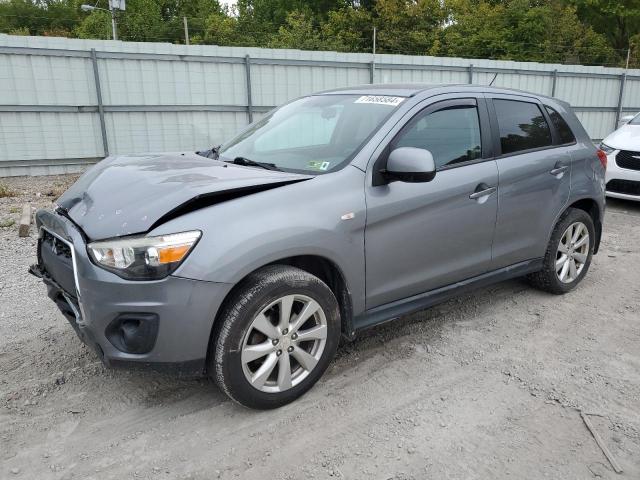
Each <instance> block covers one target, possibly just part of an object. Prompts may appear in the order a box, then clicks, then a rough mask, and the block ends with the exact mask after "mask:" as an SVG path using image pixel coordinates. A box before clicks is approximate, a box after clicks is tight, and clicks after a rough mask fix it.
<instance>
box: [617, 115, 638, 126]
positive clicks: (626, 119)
mask: <svg viewBox="0 0 640 480" xmlns="http://www.w3.org/2000/svg"><path fill="white" fill-rule="evenodd" d="M634 118H635V115H624V116H622V117H620V123H619V124H618V125H626V124H627V123H629V122H630V121H631V120H633V119H634Z"/></svg>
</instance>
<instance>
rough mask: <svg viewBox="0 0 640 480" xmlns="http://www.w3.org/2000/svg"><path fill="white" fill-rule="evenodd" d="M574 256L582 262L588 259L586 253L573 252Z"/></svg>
mask: <svg viewBox="0 0 640 480" xmlns="http://www.w3.org/2000/svg"><path fill="white" fill-rule="evenodd" d="M573 258H574V259H575V260H577V261H578V262H580V263H582V264H584V263H585V262H586V261H587V256H586V255H585V254H584V253H578V252H575V253H574V254H573Z"/></svg>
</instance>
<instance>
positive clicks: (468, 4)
mask: <svg viewBox="0 0 640 480" xmlns="http://www.w3.org/2000/svg"><path fill="white" fill-rule="evenodd" d="M558 25H561V26H562V27H561V28H558V27H557V26H558ZM434 53H438V54H440V55H446V56H461V57H471V58H495V59H502V60H520V61H537V62H560V63H565V62H571V63H586V64H619V63H620V61H621V59H620V56H619V55H617V54H616V51H615V50H614V49H612V48H611V47H610V46H609V45H608V44H607V41H606V38H605V37H604V36H603V35H600V34H598V33H596V32H595V31H594V30H593V29H592V28H590V27H589V26H586V25H584V24H582V23H581V22H580V20H579V19H578V17H577V15H576V11H575V8H573V7H567V6H562V5H561V4H559V3H556V2H535V1H529V0H511V1H505V2H500V3H496V4H495V5H493V4H491V3H489V2H488V1H485V0H456V1H455V3H453V2H452V9H451V23H450V24H449V25H447V26H445V28H443V29H442V32H441V35H440V42H439V45H438V51H437V52H434Z"/></svg>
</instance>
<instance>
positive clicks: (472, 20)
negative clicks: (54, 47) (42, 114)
mask: <svg viewBox="0 0 640 480" xmlns="http://www.w3.org/2000/svg"><path fill="white" fill-rule="evenodd" d="M87 1H88V0H0V32H7V33H11V34H18V35H27V34H30V35H51V36H72V37H79V38H100V39H109V38H111V15H110V13H109V12H107V11H104V10H102V11H100V10H95V11H93V12H90V13H87V12H82V11H81V10H80V5H81V4H82V3H84V2H87ZM91 3H92V4H93V3H94V2H93V1H92V2H91ZM97 6H98V7H101V8H107V6H108V3H107V1H106V0H99V2H98V4H97ZM185 16H186V17H187V18H188V23H189V33H190V41H191V43H194V44H215V45H233V46H261V47H273V48H297V49H308V50H335V51H341V52H371V51H372V48H373V38H372V37H373V28H374V26H375V27H376V31H377V41H376V51H377V52H378V53H399V54H418V55H441V56H459V57H470V58H496V59H505V60H507V59H508V60H522V61H539V62H561V63H584V64H598V65H624V61H625V58H626V48H627V47H628V46H629V45H631V47H632V55H631V59H630V63H631V65H632V66H640V0H359V1H358V0H315V1H308V0H238V1H237V4H236V5H235V6H234V7H231V8H228V7H223V6H221V4H220V3H219V2H218V1H217V0H128V1H127V10H126V11H125V12H117V21H118V36H119V39H120V40H128V41H159V42H171V43H184V29H183V17H185ZM636 52H638V53H636Z"/></svg>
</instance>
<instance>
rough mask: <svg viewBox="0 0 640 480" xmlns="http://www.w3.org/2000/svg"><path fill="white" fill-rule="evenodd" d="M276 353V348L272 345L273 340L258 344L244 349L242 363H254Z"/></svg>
mask: <svg viewBox="0 0 640 480" xmlns="http://www.w3.org/2000/svg"><path fill="white" fill-rule="evenodd" d="M275 351H276V347H275V346H274V345H273V344H272V343H271V340H267V341H266V342H262V343H258V344H257V345H247V346H246V347H244V348H243V349H242V363H249V362H253V361H254V360H257V359H258V358H262V357H264V356H265V355H269V354H270V353H273V352H275Z"/></svg>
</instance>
